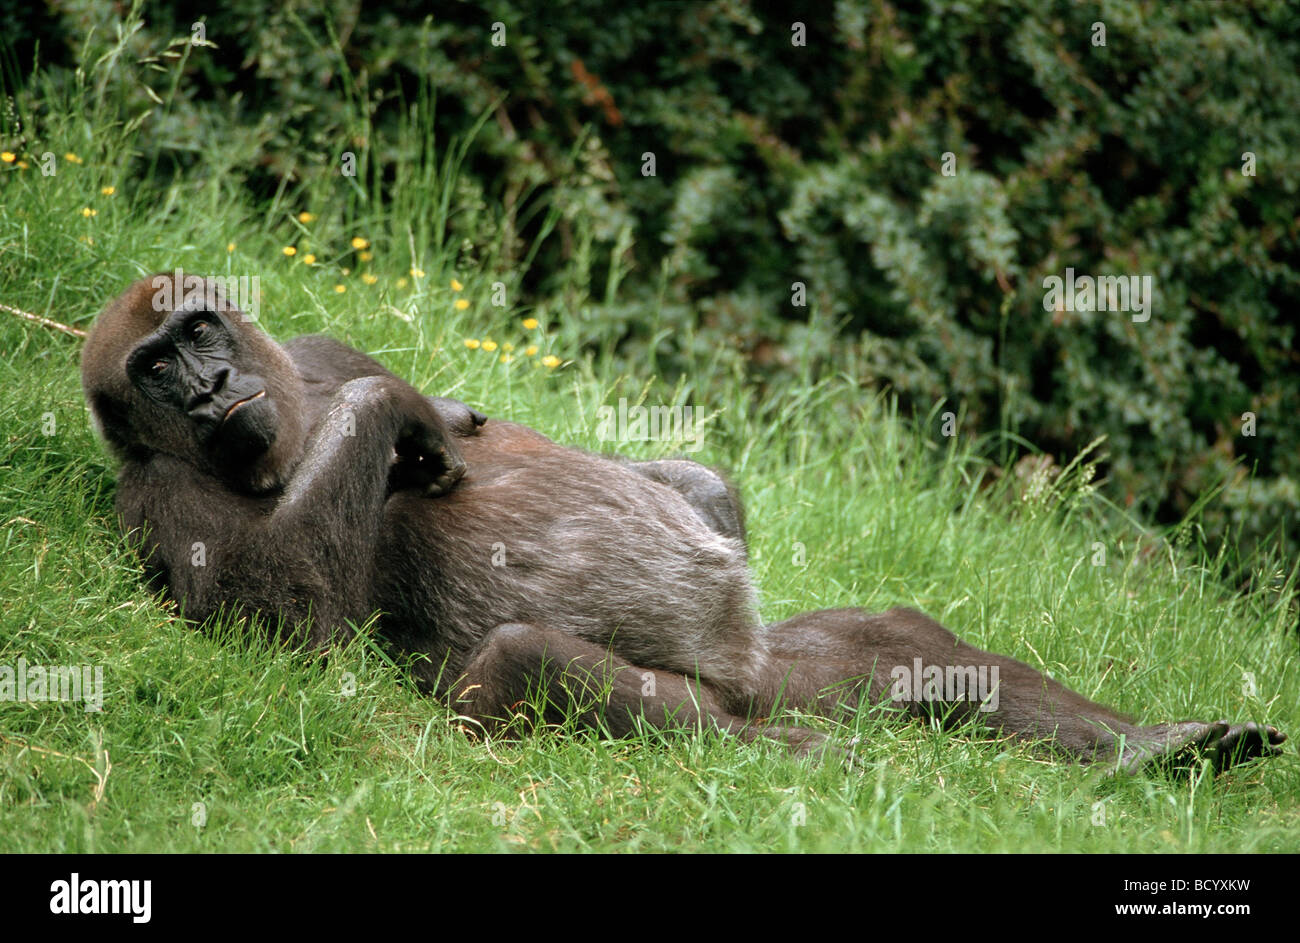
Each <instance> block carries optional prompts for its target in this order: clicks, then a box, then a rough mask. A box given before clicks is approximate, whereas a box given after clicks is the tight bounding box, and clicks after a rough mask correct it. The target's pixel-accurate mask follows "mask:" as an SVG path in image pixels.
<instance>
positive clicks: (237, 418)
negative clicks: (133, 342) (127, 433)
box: [126, 305, 279, 460]
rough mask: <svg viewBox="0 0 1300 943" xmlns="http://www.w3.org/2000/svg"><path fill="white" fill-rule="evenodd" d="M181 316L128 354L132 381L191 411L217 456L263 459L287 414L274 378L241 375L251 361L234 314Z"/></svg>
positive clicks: (164, 402)
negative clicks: (272, 386) (277, 399)
mask: <svg viewBox="0 0 1300 943" xmlns="http://www.w3.org/2000/svg"><path fill="white" fill-rule="evenodd" d="M190 307H192V308H194V309H195V310H180V311H175V312H173V313H172V314H171V315H169V316H168V317H167V319H166V320H165V321H163V323H162V324H161V325H160V326H159V328H158V330H156V331H154V332H153V333H152V334H150V335H149V336H148V337H146V338H144V340H143V341H141V342H140V344H139V346H137V347H136V348H135V350H134V351H132V352H131V354H130V355H129V356H128V357H127V361H126V370H127V376H128V377H129V378H130V380H131V383H132V384H133V385H134V386H135V388H136V389H138V390H139V391H140V392H141V393H143V394H144V395H145V396H146V397H148V398H149V399H150V400H152V401H153V402H154V403H157V404H158V405H159V406H162V407H164V408H167V409H172V410H177V411H180V412H183V413H184V414H185V415H186V416H187V417H188V419H189V421H190V422H191V423H193V425H194V429H195V433H196V437H197V439H198V442H199V444H200V445H201V446H203V448H205V449H206V450H207V451H208V452H209V453H210V454H211V455H212V457H213V458H221V457H223V456H224V457H227V458H233V457H239V458H242V459H245V460H252V459H255V458H257V456H259V455H261V454H262V453H263V452H265V451H266V450H267V449H269V448H270V447H271V446H272V445H273V444H274V443H275V439H276V433H277V427H278V421H279V416H278V414H277V411H276V407H275V403H274V401H273V400H271V399H270V398H269V397H268V396H267V395H266V381H265V380H264V379H263V378H262V377H261V376H260V375H259V374H258V373H256V372H251V371H248V370H241V368H240V365H241V364H242V363H247V358H246V357H245V356H243V352H242V351H241V350H240V345H239V343H238V338H237V337H236V336H235V334H234V332H233V331H232V330H231V328H230V325H229V323H228V321H227V320H226V317H225V316H223V315H222V314H220V313H218V312H213V311H208V310H205V309H204V306H201V305H194V306H190Z"/></svg>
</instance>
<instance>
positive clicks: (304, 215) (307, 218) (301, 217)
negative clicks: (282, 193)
mask: <svg viewBox="0 0 1300 943" xmlns="http://www.w3.org/2000/svg"><path fill="white" fill-rule="evenodd" d="M315 218H316V216H315V214H313V213H308V212H307V211H306V210H303V211H302V212H301V213H299V214H298V222H300V223H310V222H311V221H312V220H313V219H315Z"/></svg>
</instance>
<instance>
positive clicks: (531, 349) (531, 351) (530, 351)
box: [524, 344, 537, 357]
mask: <svg viewBox="0 0 1300 943" xmlns="http://www.w3.org/2000/svg"><path fill="white" fill-rule="evenodd" d="M524 353H526V354H527V355H528V356H529V357H536V356H537V345H536V344H529V345H528V346H527V347H526V348H524Z"/></svg>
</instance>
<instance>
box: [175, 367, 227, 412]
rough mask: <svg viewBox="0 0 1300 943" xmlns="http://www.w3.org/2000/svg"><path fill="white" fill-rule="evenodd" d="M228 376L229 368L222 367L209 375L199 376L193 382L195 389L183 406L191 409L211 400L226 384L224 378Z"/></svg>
mask: <svg viewBox="0 0 1300 943" xmlns="http://www.w3.org/2000/svg"><path fill="white" fill-rule="evenodd" d="M229 377H230V370H229V368H227V367H222V368H221V369H220V370H218V371H217V372H216V373H214V374H213V375H212V376H211V377H207V376H199V377H198V378H197V379H198V382H197V383H196V384H195V390H194V393H193V395H192V396H190V398H189V402H187V403H186V404H185V408H186V409H189V410H190V411H193V410H195V409H198V408H199V407H201V406H204V405H206V404H208V403H210V402H212V399H213V397H215V396H216V395H217V394H218V393H220V392H221V391H222V390H223V389H225V386H226V380H227V379H228V378H229Z"/></svg>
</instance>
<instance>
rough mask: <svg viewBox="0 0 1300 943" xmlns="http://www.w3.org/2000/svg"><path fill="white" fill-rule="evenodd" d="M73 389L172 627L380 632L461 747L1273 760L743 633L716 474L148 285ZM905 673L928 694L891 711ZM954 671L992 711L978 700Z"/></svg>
mask: <svg viewBox="0 0 1300 943" xmlns="http://www.w3.org/2000/svg"><path fill="white" fill-rule="evenodd" d="M82 383H83V386H84V389H85V394H86V398H87V401H88V402H89V404H90V409H91V413H92V416H93V418H94V421H95V423H96V425H97V426H98V427H99V429H100V430H101V431H102V434H103V436H104V438H105V439H106V440H107V442H108V445H109V446H110V447H111V449H112V450H113V452H114V453H115V454H116V455H117V456H118V457H119V458H120V459H121V461H122V468H121V473H120V476H119V479H118V490H117V508H118V511H119V513H120V514H121V517H122V520H123V524H124V527H125V528H126V530H127V531H128V532H130V533H131V534H132V535H133V537H134V539H135V540H136V542H137V543H138V544H139V546H140V550H141V553H142V555H143V556H144V558H145V561H146V567H147V570H148V572H149V573H150V575H151V578H152V579H153V580H154V581H155V585H159V586H165V587H166V588H167V590H168V591H169V592H170V594H171V595H172V596H173V597H174V598H176V599H177V600H179V601H180V603H181V605H182V606H183V609H184V612H185V615H186V616H187V617H188V618H190V619H193V620H196V621H202V620H204V619H206V618H207V617H208V616H210V615H211V614H213V613H215V612H217V611H218V610H219V609H236V610H242V611H245V612H260V613H262V614H263V615H264V616H265V617H267V622H268V624H270V625H272V626H275V627H277V628H276V631H278V632H279V633H280V634H281V635H282V636H283V637H285V638H286V639H290V640H294V641H299V642H306V643H308V644H310V645H311V646H313V647H317V648H324V647H326V646H328V645H329V644H331V643H332V642H335V641H338V640H342V639H345V638H347V637H348V636H349V635H350V634H351V632H352V631H353V629H352V626H353V625H356V624H360V623H361V622H363V621H364V620H365V619H366V618H368V617H369V616H370V615H371V614H372V613H374V612H376V611H378V612H380V613H381V619H380V634H381V636H382V637H383V639H384V640H385V642H386V644H388V645H389V646H391V647H392V648H393V649H395V650H397V651H398V652H400V653H402V654H405V655H415V656H424V657H420V658H416V659H414V661H415V668H414V672H415V675H416V679H417V681H418V682H419V683H420V685H421V687H422V688H424V689H425V690H430V691H434V692H436V693H437V694H439V695H441V696H443V697H446V698H448V699H449V700H450V701H452V702H453V703H454V704H455V705H456V707H457V709H458V710H459V711H460V712H461V713H463V714H464V715H465V716H466V717H468V718H471V719H473V720H475V721H478V722H480V723H482V724H483V725H485V726H491V725H494V724H499V723H500V722H501V721H503V720H504V719H508V718H510V716H511V715H512V714H513V713H514V712H515V706H516V705H517V704H518V703H519V702H520V701H522V700H524V699H526V698H527V697H528V696H529V694H530V692H532V693H536V692H537V691H539V690H540V691H541V692H543V693H544V694H545V703H546V704H547V707H546V709H545V710H546V719H548V720H551V719H557V718H559V717H562V716H565V715H566V714H568V715H573V714H577V716H579V717H580V718H581V719H582V720H584V721H585V722H588V723H593V724H597V723H603V725H604V727H605V729H607V730H609V731H610V732H612V733H614V734H615V735H622V734H625V733H627V732H629V731H631V730H632V729H634V727H635V725H636V724H637V723H638V719H641V720H642V721H643V722H647V723H649V724H651V725H653V726H655V727H662V728H667V727H688V726H694V725H697V724H710V725H713V726H716V727H718V728H720V729H722V730H726V731H729V732H731V733H733V734H735V735H736V736H739V737H741V738H743V739H746V740H753V739H755V738H760V737H762V738H770V739H774V740H777V741H780V742H782V743H785V744H787V745H789V746H790V747H791V748H793V749H795V750H797V751H799V752H807V751H814V750H821V749H823V748H824V747H825V742H824V741H825V739H826V738H825V736H824V735H823V734H821V733H818V732H815V731H811V730H806V729H802V728H798V727H776V726H772V725H767V724H763V723H761V722H759V721H758V720H756V718H763V717H766V716H768V715H770V714H772V713H773V712H775V711H776V710H778V709H779V705H782V704H786V705H793V706H796V707H800V708H804V709H808V710H811V711H815V712H819V713H823V714H834V713H835V712H836V711H838V710H841V709H843V708H844V707H846V706H852V705H855V704H858V703H860V702H869V703H880V702H887V701H891V702H894V703H896V704H897V706H898V707H899V708H900V709H902V710H904V711H906V712H907V713H910V714H912V715H918V716H919V715H937V716H939V717H941V718H942V719H943V720H944V721H945V722H947V723H958V722H960V721H962V720H965V719H968V718H972V717H973V718H978V719H979V720H981V721H983V722H984V723H985V724H986V725H987V726H988V727H989V728H992V729H994V730H999V729H1000V730H1003V731H1006V732H1008V733H1010V734H1013V735H1015V736H1017V737H1020V738H1024V739H1034V740H1047V741H1051V742H1052V743H1054V744H1055V746H1056V747H1058V748H1059V749H1060V750H1061V751H1063V752H1065V753H1067V754H1069V755H1071V756H1072V757H1074V758H1077V759H1079V760H1082V761H1090V760H1094V759H1098V760H1106V761H1108V762H1110V763H1112V764H1114V765H1116V766H1117V767H1120V768H1124V769H1129V770H1133V769H1137V768H1138V767H1140V766H1142V765H1143V764H1145V763H1147V762H1149V761H1159V762H1167V761H1169V760H1170V758H1172V757H1178V758H1183V757H1186V756H1189V755H1196V754H1197V753H1204V754H1206V755H1208V756H1209V757H1210V758H1211V760H1212V761H1213V762H1214V763H1215V765H1216V766H1217V767H1219V768H1221V767H1224V766H1227V765H1230V764H1231V763H1234V762H1239V761H1241V760H1243V759H1248V758H1251V757H1255V756H1261V755H1268V754H1270V753H1273V752H1275V748H1276V746H1277V745H1278V744H1280V743H1282V741H1283V740H1284V739H1285V736H1284V735H1283V734H1281V733H1279V732H1278V731H1277V730H1276V729H1274V728H1272V727H1265V726H1262V725H1256V724H1253V723H1248V724H1236V725H1230V724H1228V723H1227V722H1223V721H1221V722H1217V723H1201V722H1190V721H1189V722H1182V723H1163V724H1156V725H1153V726H1140V725H1137V724H1135V723H1133V722H1131V721H1130V720H1128V719H1127V718H1124V717H1122V716H1120V715H1119V714H1117V713H1116V712H1114V711H1112V710H1110V709H1108V708H1106V707H1102V706H1101V705H1098V704H1094V703H1092V702H1090V701H1088V700H1086V699H1084V698H1083V697H1081V696H1080V695H1078V694H1076V693H1074V692H1073V691H1070V690H1068V689H1066V688H1065V687H1064V686H1062V685H1061V684H1058V683H1057V682H1056V681H1054V680H1052V679H1050V678H1047V677H1045V676H1043V675H1041V674H1039V673H1038V672H1037V671H1034V670H1033V669H1032V668H1030V667H1029V666H1027V665H1025V664H1022V663H1021V662H1019V661H1016V660H1014V659H1011V658H1007V657H1005V656H1002V655H996V654H992V653H989V652H984V651H980V650H979V649H977V648H974V647H972V646H971V645H968V644H966V643H965V642H963V641H961V640H960V639H958V638H957V637H956V636H954V635H953V634H952V633H951V632H949V631H948V630H947V629H945V628H944V627H943V626H941V625H939V624H938V623H937V622H935V621H933V620H932V619H930V618H928V617H926V616H924V615H922V614H921V613H919V612H915V611H913V610H909V609H894V610H892V611H890V612H886V613H884V614H880V615H872V614H869V613H866V612H863V611H861V610H859V609H837V610H830V611H825V612H813V613H808V614H805V615H801V616H797V617H795V618H793V619H789V620H787V621H785V622H781V623H779V624H776V625H771V626H763V625H762V624H761V623H760V622H759V620H758V616H757V612H756V605H755V594H754V590H753V588H752V585H751V583H750V578H749V573H748V569H747V563H746V551H745V541H744V531H743V519H742V516H741V509H740V504H739V502H738V501H737V500H736V499H735V497H734V494H733V492H732V491H731V489H730V488H729V486H728V485H727V484H726V482H724V481H723V479H722V478H720V477H719V476H718V475H717V474H715V473H714V472H712V471H710V470H708V469H706V468H704V467H703V466H700V465H696V464H694V463H692V462H684V461H665V462H648V463H640V464H632V463H626V462H621V461H617V460H612V459H609V458H604V457H601V456H598V455H591V454H588V453H586V452H581V451H578V450H575V449H571V448H566V447H564V446H560V445H557V444H555V443H554V442H551V441H550V440H549V439H547V438H546V437H545V436H542V435H541V434H539V433H537V432H534V431H533V430H532V429H528V428H525V427H524V426H520V425H516V424H514V423H510V422H498V421H495V420H494V421H491V422H485V419H484V417H483V416H481V415H480V414H478V413H476V412H474V411H473V410H471V409H469V408H468V407H466V406H464V405H463V404H461V403H458V402H455V401H454V400H444V399H429V398H426V397H424V396H422V395H421V394H420V393H418V392H417V391H416V390H415V389H414V388H413V387H412V386H410V385H409V384H408V383H406V382H404V381H402V380H400V379H398V378H397V377H395V376H394V375H393V374H391V373H389V372H388V371H387V370H385V369H384V368H383V367H381V366H380V365H379V364H378V363H376V362H375V361H373V360H371V359H370V358H369V357H366V356H365V355H363V354H361V353H358V352H357V351H354V350H351V349H349V348H347V347H344V346H343V345H341V344H338V343H336V342H334V341H332V340H329V339H327V338H324V337H300V338H297V339H295V340H293V341H290V342H289V343H288V344H286V345H285V346H284V347H280V346H278V345H277V344H275V343H274V342H273V341H272V340H271V339H270V338H269V337H267V336H266V335H265V334H264V333H263V332H262V331H261V330H259V329H258V328H257V327H256V326H255V325H253V324H251V323H248V320H247V319H246V318H245V317H244V316H243V315H241V314H240V313H239V312H238V311H237V310H235V309H233V308H232V307H230V306H229V305H228V304H227V303H226V302H225V300H224V299H223V298H222V296H221V294H220V292H219V291H218V290H217V289H216V286H214V285H213V284H212V283H211V282H210V281H204V280H201V279H184V278H183V277H182V276H180V275H179V273H178V275H177V276H175V277H173V276H170V275H165V276H156V277H154V278H152V279H145V280H142V281H140V282H137V283H136V284H134V285H132V286H131V287H130V288H129V289H127V291H126V292H125V293H124V294H123V295H121V296H120V297H119V298H117V299H116V300H114V301H112V302H110V303H109V305H108V307H107V308H106V309H105V310H104V312H103V313H102V314H101V315H100V317H99V319H98V320H97V322H96V324H95V326H94V329H93V330H92V331H91V334H90V337H89V339H88V340H87V342H86V348H85V351H84V353H83V356H82ZM913 668H916V669H921V671H922V672H923V673H924V672H930V673H931V674H928V675H927V677H928V678H933V677H938V678H939V683H937V684H935V685H934V686H929V685H928V684H927V687H926V688H925V689H924V691H922V689H921V687H920V685H919V683H916V682H911V683H909V682H902V683H900V681H899V678H900V677H902V675H899V674H898V672H900V671H902V672H904V673H906V672H907V671H910V670H912V669H913ZM976 671H982V672H985V673H986V675H985V676H986V677H987V676H991V677H993V678H994V679H996V688H995V689H994V690H992V691H989V690H983V691H979V692H978V696H976V692H975V690H974V687H975V685H974V679H975V673H976ZM945 677H946V679H947V684H946V686H945V684H944V683H943V680H944V678H945ZM954 678H955V679H957V681H958V686H957V688H955V689H954V687H953V679H954ZM963 678H965V679H966V682H967V683H966V685H963V684H962V683H961V682H962V679H963ZM918 693H919V694H920V696H915V695H917V694H918Z"/></svg>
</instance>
